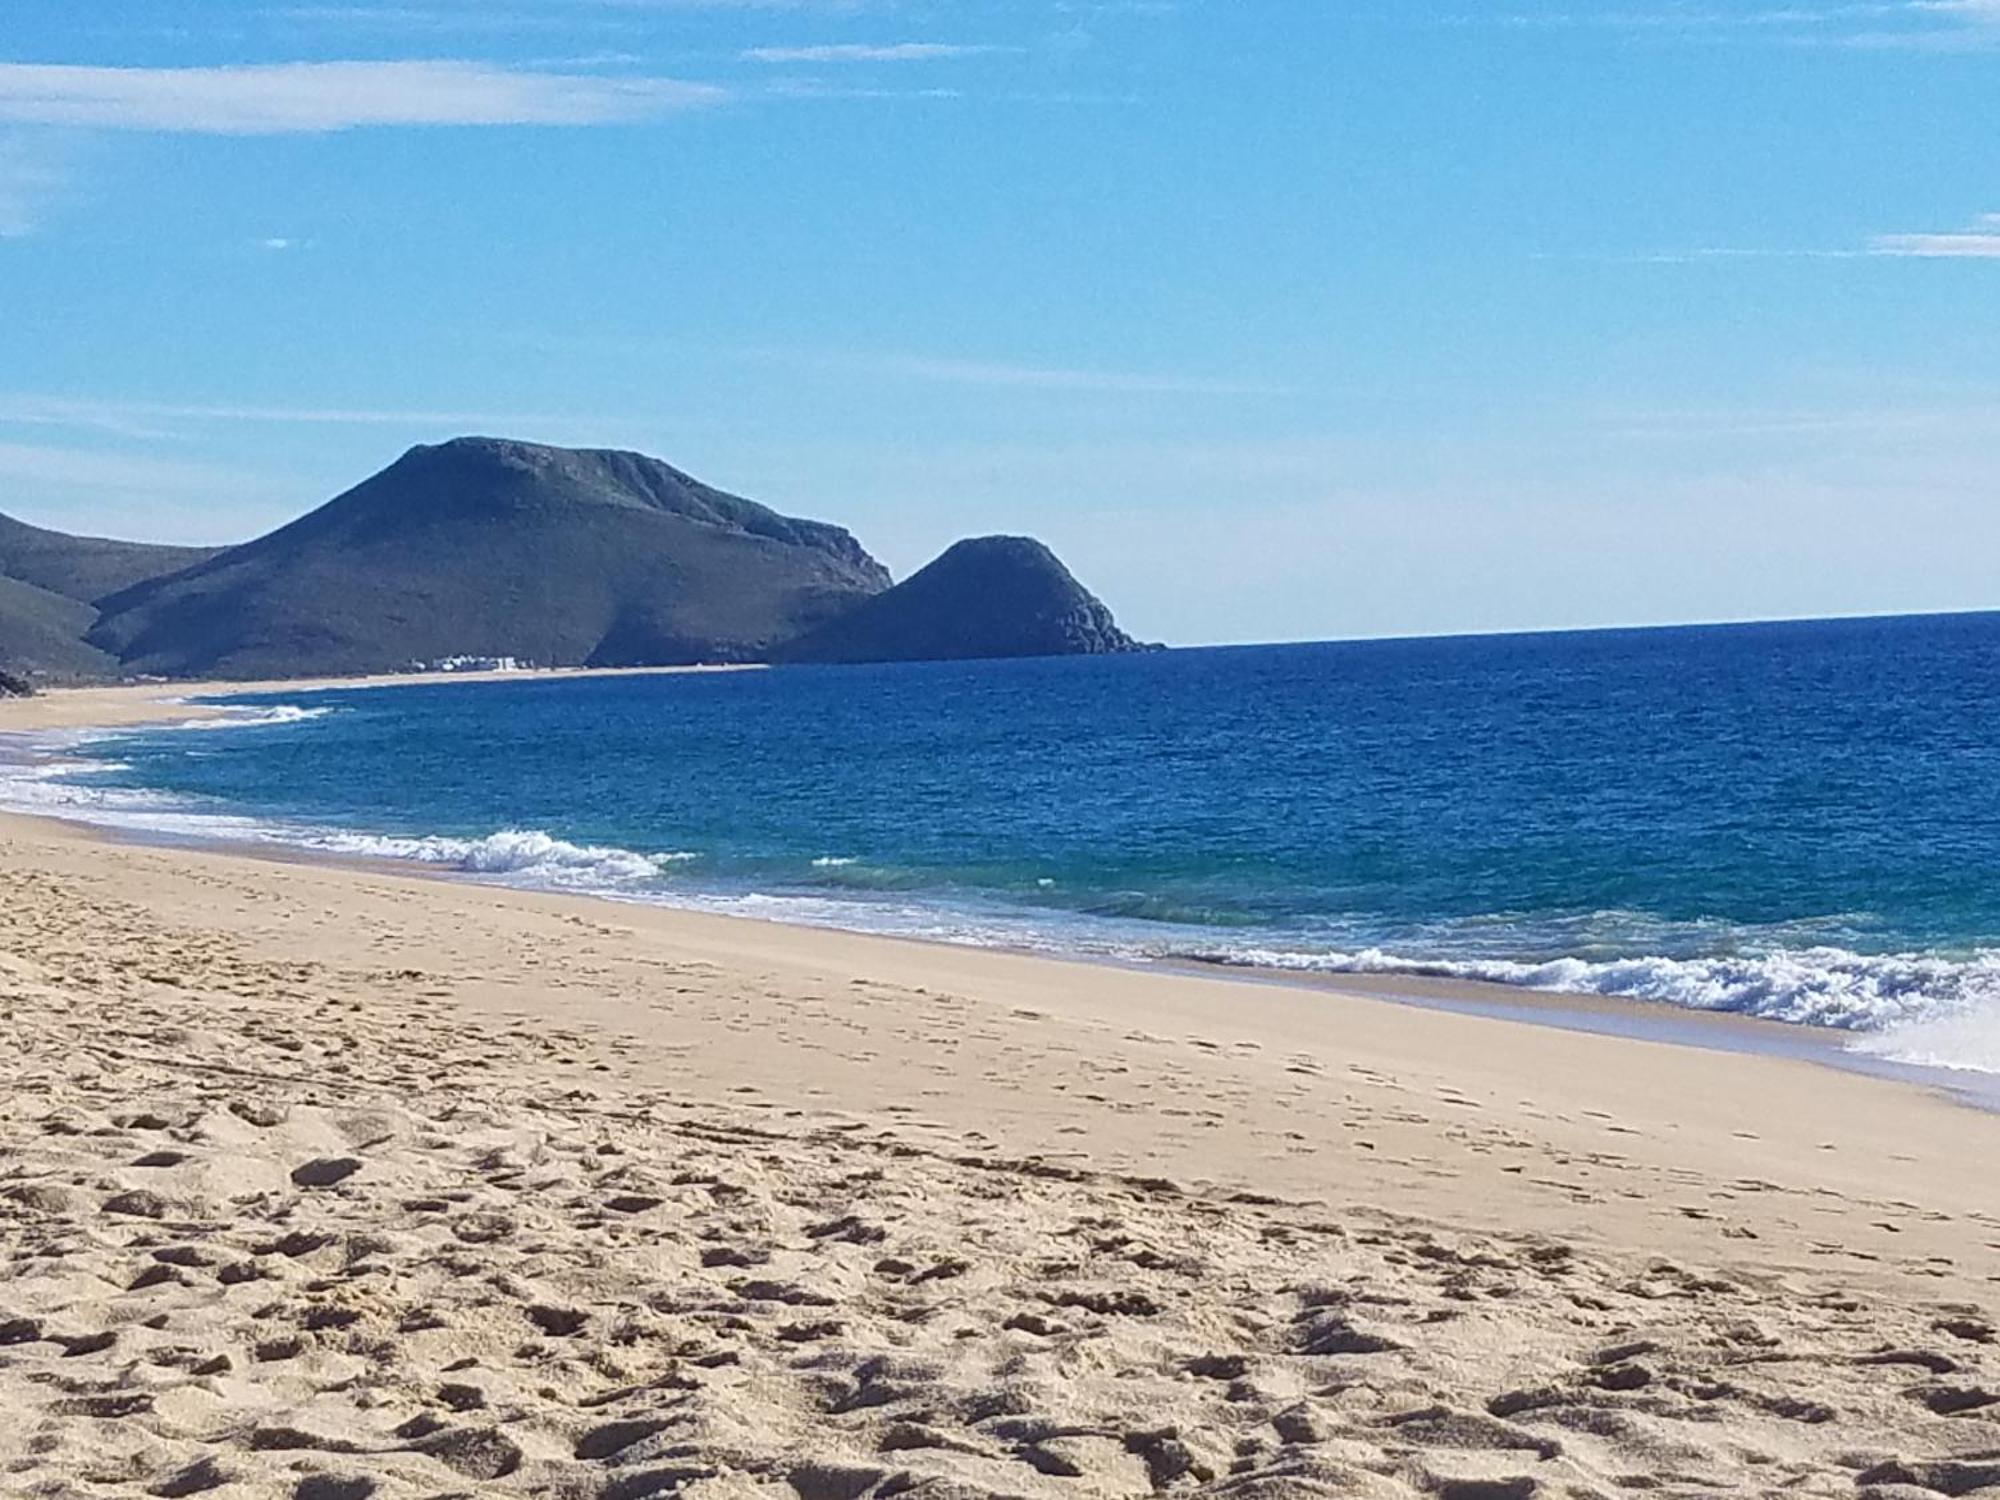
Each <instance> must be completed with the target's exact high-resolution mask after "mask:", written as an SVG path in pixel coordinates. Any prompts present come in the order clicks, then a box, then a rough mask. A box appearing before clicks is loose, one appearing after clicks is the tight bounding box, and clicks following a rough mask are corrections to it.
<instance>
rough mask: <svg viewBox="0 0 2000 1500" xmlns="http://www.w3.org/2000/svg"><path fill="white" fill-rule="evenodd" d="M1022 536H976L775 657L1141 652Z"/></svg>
mask: <svg viewBox="0 0 2000 1500" xmlns="http://www.w3.org/2000/svg"><path fill="white" fill-rule="evenodd" d="M1144 649H1146V648H1145V647H1143V646H1141V645H1140V644H1139V643H1138V642H1137V641H1135V640H1133V639H1132V637H1130V636H1129V635H1127V634H1125V632H1124V631H1122V630H1120V629H1119V628H1118V623H1117V621H1115V620H1114V619H1113V618H1112V616H1111V611H1110V610H1108V609H1106V608H1105V607H1104V605H1103V604H1102V603H1101V602H1100V601H1099V600H1098V599H1097V597H1096V596H1095V595H1093V594H1092V593H1091V592H1090V591H1089V590H1088V589H1086V588H1084V586H1083V585H1082V584H1080V583H1078V582H1077V581H1076V579H1075V578H1074V577H1073V576H1071V574H1070V571H1069V569H1068V568H1066V567H1064V566H1063V565H1062V562H1061V561H1060V560H1059V559H1058V558H1057V557H1056V555H1055V554H1054V553H1053V552H1051V551H1050V550H1049V549H1048V548H1047V547H1045V546H1043V545H1042V544H1041V543H1040V542H1038V541H1035V540H1033V539H1032V538H1029V537H1019V536H989V537H977V538H974V539H972V540H970V541H964V542H960V543H958V544H957V545H956V546H954V547H952V548H951V549H950V550H949V551H947V552H946V553H945V554H944V555H943V556H942V557H940V558H938V560H937V561H936V562H933V563H932V564H931V565H930V566H929V567H927V568H925V569H923V570H922V571H921V572H919V573H915V574H913V575H912V576H911V577H910V578H908V579H907V580H905V581H904V582H902V583H899V584H897V585H896V586H895V587H894V588H892V589H889V590H888V591H886V592H884V593H881V594H877V595H875V596H874V597H873V598H871V599H867V600H864V601H862V602H861V603H859V604H857V605H856V606H855V607H854V608H853V609H851V610H849V611H848V612H847V613H845V614H843V615H841V616H840V617H839V618H837V619H834V620H830V621H828V622H827V623H826V624H824V625H822V626H820V627H819V628H818V629H816V630H812V631H809V632H807V633H806V634H804V635H802V636H800V637H799V638H798V639H797V640H794V641H791V642H789V643H787V644H786V645H784V646H782V647H780V648H779V650H778V652H777V653H776V659H777V660H779V661H784V662H886V661H942V660H968V659H975V658H988V657H1013V656H1080V655H1106V654H1111V653H1116V652H1126V651H1139V650H1144Z"/></svg>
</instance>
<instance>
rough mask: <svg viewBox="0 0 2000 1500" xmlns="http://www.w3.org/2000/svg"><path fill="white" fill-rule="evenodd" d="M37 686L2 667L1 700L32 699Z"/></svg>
mask: <svg viewBox="0 0 2000 1500" xmlns="http://www.w3.org/2000/svg"><path fill="white" fill-rule="evenodd" d="M34 696H35V685H34V684H33V683H32V682H30V681H29V680H28V679H27V678H25V677H21V676H18V675H16V674H15V673H13V672H10V671H8V670H7V669H6V668H5V667H0V698H32V697H34Z"/></svg>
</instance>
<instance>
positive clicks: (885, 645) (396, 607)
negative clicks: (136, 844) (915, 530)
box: [0, 437, 1138, 681]
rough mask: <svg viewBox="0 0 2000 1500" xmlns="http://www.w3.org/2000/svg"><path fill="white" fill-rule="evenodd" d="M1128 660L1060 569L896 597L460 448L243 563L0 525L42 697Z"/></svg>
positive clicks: (773, 530)
mask: <svg viewBox="0 0 2000 1500" xmlns="http://www.w3.org/2000/svg"><path fill="white" fill-rule="evenodd" d="M1134 649H1138V648H1137V647H1136V644H1135V643H1134V642H1133V640H1132V639H1131V637H1129V636H1127V635H1126V634H1125V633H1124V632H1123V631H1121V630H1120V629H1119V628H1118V626H1117V624H1116V622H1115V621H1114V620H1113V619H1112V617H1111V613H1110V611H1109V610H1107V609H1106V608H1105V607H1104V606H1103V605H1102V604H1101V603H1099V602H1098V601H1097V599H1096V598H1094V597H1093V596H1092V595H1091V594H1090V593H1089V592H1088V591H1087V590H1086V589H1084V587H1083V586H1082V585H1081V584H1079V583H1078V582H1077V581H1076V579H1074V578H1073V577H1071V576H1070V573H1069V570H1068V569H1067V568H1065V567H1064V566H1063V565H1062V564H1061V563H1060V562H1059V561H1057V559H1056V557H1055V554H1054V553H1052V552H1050V551H1049V549H1048V548H1047V547H1044V546H1043V545H1042V544H1041V543H1040V542H1036V541H1032V540H1029V539H1028V538H1025V537H984V538H980V539H977V540H974V541H968V542H961V543H959V544H958V545H957V546H955V547H953V548H952V549H951V550H950V551H948V552H946V553H945V554H944V556H942V557H940V558H939V559H938V560H937V561H936V562H934V563H932V564H931V565H930V566H929V567H927V568H925V569H924V570H923V571H922V572H920V573H918V574H916V575H915V576H914V577H912V578H910V579H909V580H908V581H906V582H904V583H902V584H898V585H895V586H893V587H892V586H891V579H890V577H889V574H888V571H887V570H886V569H884V568H883V566H882V565H881V564H880V563H878V562H877V561H876V560H875V559H874V558H872V557H870V556H869V555H868V553H867V552H866V551H865V550H864V549H863V548H862V546H861V544H860V543H859V542H857V541H856V540H855V539H854V538H853V537H852V536H850V535H849V534H848V533H847V532H846V531H843V530H842V529H841V528H840V527H838V526H830V525H827V524H826V523H824V522H820V521H802V520H796V519H794V518H792V517H790V516H784V515H780V514H779V513H778V512H776V511H774V510H771V509H769V508H767V507H765V506H762V505H759V504H757V503H756V502H754V501H751V500H745V499H743V498H741V497H740V496H737V495H730V494H726V493H724V492H723V491H721V490H718V489H715V488H713V487H711V486H709V485H706V484H703V483H702V482H701V481H700V480H697V479H693V478H691V477H689V476H688V475H686V474H683V473H682V472H681V471H680V470H678V469H675V468H672V467H670V466H668V465H667V464H664V463H661V462H660V461H659V460H658V459H654V458H647V457H645V456H643V455H641V454H637V453H622V452H615V451H610V450H603V449H570V448H551V447H545V446H542V445H539V444H535V443H523V442H515V441H512V440H510V439H505V438H479V437H466V438H455V439H453V440H452V441H450V442H446V443H439V444H437V445H435V446H429V447H418V448H412V449H411V450H410V451H409V452H408V453H406V454H404V455H403V456H402V457H401V458H400V459H398V460H397V461H396V462H395V463H393V464H391V465H390V466H389V467H388V468H386V469H384V470H383V471H382V472H381V473H379V474H377V475H375V476H374V477H373V478H372V479H368V480H366V481H364V482H363V483H361V484H359V485H357V486H355V487H354V488H353V489H351V490H348V491H347V492H346V493H344V494H342V495H339V496H337V497H335V498H334V499H332V500H330V501H328V502H327V503H326V504H325V505H322V506H321V507H320V508H319V509H317V510H315V511H313V512H311V513H310V514H308V515H305V516H302V517H300V518H299V519H298V520H296V521H294V522H292V523H291V524H290V525H289V526H284V527H280V528H279V529H278V530H276V531H273V532H271V533H269V534H268V535H266V536H262V537H259V538H257V539H256V540H255V541H252V542H246V543H244V544H243V545H242V546H240V547H230V548H227V549H223V550H219V551H210V550H203V549H197V548H186V547H153V546H145V545H141V544H137V543H130V542H112V541H104V540H101V539H98V538H92V537H73V536H65V535H63V534H61V533H60V532H53V531H44V530H42V529H40V528H38V527H33V526H27V525H23V524H22V523H21V522H18V521H13V520H9V519H8V518H6V517H4V516H0V669H11V670H13V671H16V672H19V673H21V674H24V675H26V676H29V677H31V678H35V679H41V680H58V681H60V680H73V679H89V678H106V677H119V676H137V675H149V676H160V677H179V678H204V677H209V678H214V677H223V678H227V677H237V678H249V677H276V678H282V677H303V676H319V675H325V676H341V675H349V674H360V673H367V672H382V671H395V670H399V669H401V668H403V667H406V666H408V665H410V664H411V663H412V662H429V661H434V660H438V659H441V658H446V657H513V658H515V659H517V660H520V661H522V662H525V663H529V664H532V665H540V666H672V665H678V664H682V663H689V662H760V661H797V662H812V661H824V662H835V661H842V662H845V661H916V660H924V659H932V658H967V657H1003V656H1048V655H1075V654H1082V653H1102V652H1114V651H1130V650H1134Z"/></svg>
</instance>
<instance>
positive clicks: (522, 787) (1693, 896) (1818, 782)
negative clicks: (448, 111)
mask: <svg viewBox="0 0 2000 1500" xmlns="http://www.w3.org/2000/svg"><path fill="white" fill-rule="evenodd" d="M16 748H17V749H19V748H20V747H16ZM32 748H33V750H34V753H33V754H30V755H26V756H22V757H19V758H17V759H16V760H15V761H14V762H12V763H10V764H7V765H4V766H0V805H4V806H7V807H12V808H15V809H18V810H22V811H31V812H42V813H55V814H58V815H62V816H67V817H72V818H79V819H83V820H87V821H90V822H94V823H98V824H102V825H108V826H111V827H116V828H122V829H126V830H128V831H131V832H134V833H137V834H141V835H144V836H149V837H155V838H168V839H195V840H217V839H220V840H230V841H236V842H249V843H253V844H277V845H284V846H289V847H293V848H297V849H304V850H319V851H324V852H326V853H329V854H336V855H350V856H368V857H374V858H387V859H396V860H408V861H412V862H416V863H420V864H424V865H428V866H433V867H444V868H448V869H451V870H456V871H461V872H463V873H464V874H465V875H466V876H468V877H472V878H479V879H486V880H494V881H504V882H507V883H509V884H516V885H523V886H532V887H539V888H553V889H561V890H566V891H576V892H585V893H594V894H599V895H603V896H606V897H613V898H617V899H621V900H629V901H649V902H658V903H663V904H668V905H673V906H681V907H690V908H697V909H701V910H707V911H717V912H728V913H737V914H742V915H750V916H758V917H766V918H773V919H778V920H784V921H795V922H804V923H815V924H822V925H827V926H834V927H842V928H852V929H858V930H863V931H871V932H888V933H896V934H901V935H907V936H913V937H922V938H930V939H936V940H941V941H948V942H957V943H975V944H988V945H999V946H1008V947H1019V948H1028V949H1035V950H1042V951H1049V952H1056V953H1064V954H1073V955H1079V956H1088V957H1098V958H1109V959H1117V960H1123V961H1133V962H1153V961H1180V962H1186V961H1198V962H1207V963H1216V964H1226V965H1242V966H1246V967H1261V968H1268V969H1277V970H1286V971H1295V972H1297V971H1310V972H1317V973H1326V974H1342V973H1346V974H1397V973H1408V974H1424V975H1438V976H1447V977H1456V978H1465V979H1479V980H1487V981H1493V982H1497V983H1501V984H1507V985H1515V986H1521V987H1525V988H1529V989H1540V990H1549V991H1557V992H1563V993H1571V994H1599V995H1607V996H1622V997H1628V998H1631V999H1634V1000H1644V1001H1654V1002H1663V1003H1666V1004H1670V1005H1676V1006H1684V1007H1691V1008H1694V1009H1699V1010H1707V1011H1728V1012H1735V1013H1739V1014H1743V1015H1748V1016H1759V1017H1766V1018H1770V1019H1773V1020H1778V1021H1785V1022H1792V1023H1796V1024H1799V1025H1804V1026H1813V1027H1828V1028H1837V1029H1839V1030H1841V1031H1844V1032H1846V1033H1848V1034H1849V1044H1850V1045H1851V1046H1854V1047H1856V1048H1859V1049H1862V1050H1866V1051H1870V1052H1872V1053H1874V1054H1876V1055H1878V1056H1881V1057H1886V1058H1890V1059H1894V1060H1897V1061H1903V1062H1911V1063H1921V1064H1926V1065H1932V1066H1942V1067H1949V1068H1960V1069H1976V1070H1981V1071H1988V1072H2000V615H1959V616H1939V617H1913V618H1905V619H1874V620H1854V621H1835V622H1812V623H1785V624H1770V625H1746V626H1717V627H1698V628H1684V629H1661V630H1623V631H1600V632H1587V633H1571V634H1554V635H1515V636H1491V637H1478V638H1457V639H1431V640H1402V641H1377V642H1358V643H1345V644H1329V645H1303V646H1269V647H1256V648H1225V649H1212V650H1183V651H1174V652H1168V653H1164V654H1159V655H1146V656H1132V657H1107V658H1077V659H1061V660H1041V661H1015V662H982V663H964V664H958V663H954V664H936V665H899V666H893V667H826V668H783V669H777V670H771V671H749V672H731V673H713V674H692V675H677V676H644V677H601V678H568V679H565V678H560V677H540V676H537V677H524V678H522V679H520V680H518V681H506V682H501V683H491V684H471V683H465V684H457V683H443V684H438V685H423V686H417V685H411V686H396V687H388V688H375V689H356V690H340V691H330V692H315V693H310V694H305V693H296V694H278V695H271V696H263V697H256V698H246V699H237V700H232V706H231V711H230V713H229V715H228V716H227V717H225V718H223V719H219V720H207V721H199V722H193V723H190V724H187V725H184V726H178V727H168V728H153V729H147V730H143V731H121V732H115V733H112V732H105V733H93V734H90V735H86V736H78V735H70V736H68V737H66V738H61V739H59V740H58V739H55V738H45V739H44V740H43V741H42V742H41V743H40V744H39V745H37V746H35V747H32ZM51 752H53V753H54V758H53V759H51V758H49V756H50V754H51Z"/></svg>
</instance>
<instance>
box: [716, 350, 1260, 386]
mask: <svg viewBox="0 0 2000 1500" xmlns="http://www.w3.org/2000/svg"><path fill="white" fill-rule="evenodd" d="M720 352H727V353H732V354H734V355H736V356H737V357H740V358H745V359H756V360H772V361H777V362H779V363H783V364H789V365H794V366H799V367H803V368H807V369H816V370H830V371H834V372H837V373H841V374H848V375H866V376H876V377H880V378H884V379H889V380H914V381H920V382H924V383H927V384H936V385H973V386H988V387H993V388H996V389H1006V390H1024V391H1056V392H1065V391H1066V392H1072V393H1075V394H1080V395H1091V394H1094V395H1126V396H1283V395H1289V394H1292V392H1291V391H1290V390H1289V389H1288V388H1287V387H1284V386H1278V385H1269V384H1265V383H1261V382H1255V381H1245V380H1233V379H1228V378H1218V377H1214V376H1206V375H1178V374H1161V373H1148V372H1140V371H1129V370H1093V369H1078V368H1070V367H1063V366H1057V365H1031V364H1015V363H1010V362H1004V361H995V360H977V359H951V358H934V357H929V356H924V355H909V354H849V353H831V352H819V351H812V350H798V349H737V350H731V351H720Z"/></svg>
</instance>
